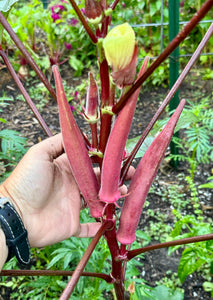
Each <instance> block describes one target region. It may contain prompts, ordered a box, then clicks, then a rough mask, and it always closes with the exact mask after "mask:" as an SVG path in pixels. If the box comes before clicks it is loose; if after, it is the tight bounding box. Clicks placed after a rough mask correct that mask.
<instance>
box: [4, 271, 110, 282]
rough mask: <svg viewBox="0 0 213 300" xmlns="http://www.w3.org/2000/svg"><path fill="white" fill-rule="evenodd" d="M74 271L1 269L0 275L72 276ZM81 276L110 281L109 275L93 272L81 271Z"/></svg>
mask: <svg viewBox="0 0 213 300" xmlns="http://www.w3.org/2000/svg"><path fill="white" fill-rule="evenodd" d="M73 273H74V271H60V270H2V271H1V272H0V276H72V275H73ZM81 276H85V277H96V278H101V279H103V280H105V281H106V282H107V283H112V278H111V276H110V275H107V274H103V273H94V272H83V273H82V274H81Z"/></svg>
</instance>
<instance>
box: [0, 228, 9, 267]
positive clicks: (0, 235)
mask: <svg viewBox="0 0 213 300" xmlns="http://www.w3.org/2000/svg"><path fill="white" fill-rule="evenodd" d="M7 255H8V248H7V245H6V240H5V235H4V232H3V231H2V230H1V229H0V271H1V269H2V267H3V265H4V263H5V262H6V259H7Z"/></svg>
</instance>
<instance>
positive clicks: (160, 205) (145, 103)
mask: <svg viewBox="0 0 213 300" xmlns="http://www.w3.org/2000/svg"><path fill="white" fill-rule="evenodd" d="M192 75H196V70H195V71H194V73H192ZM193 82H194V83H193ZM2 91H5V92H6V94H7V96H9V97H12V98H14V100H15V99H16V97H17V88H16V86H15V84H14V83H13V81H12V80H11V78H10V76H9V75H8V74H7V73H6V72H5V70H0V94H3V93H2ZM198 91H199V92H200V93H199V94H201V93H202V95H203V96H204V95H208V94H210V93H211V92H212V89H211V85H210V83H209V82H206V81H202V80H200V79H199V80H196V81H195V77H194V76H192V77H191V78H190V80H189V79H188V80H187V81H186V83H184V84H183V86H182V87H181V89H180V98H186V99H190V100H192V101H193V100H195V98H196V95H197V93H198ZM167 92H168V88H167V87H160V88H153V87H152V88H147V87H146V88H145V89H143V93H142V94H141V96H140V101H139V102H138V107H137V110H136V113H135V116H134V120H133V125H132V128H131V133H130V136H131V137H133V136H137V135H140V134H141V133H142V131H143V129H144V128H145V127H146V125H147V124H148V122H149V121H150V120H151V117H152V116H153V114H154V113H155V111H156V108H157V107H158V106H159V103H160V102H161V101H162V100H163V99H164V98H165V96H166V95H167ZM0 96H1V95H0ZM1 114H2V115H1V117H3V118H5V119H6V120H7V124H3V123H1V122H0V130H2V129H4V128H7V129H14V130H17V131H19V132H20V134H21V135H22V136H24V137H26V138H27V140H28V145H29V146H31V145H33V144H35V143H37V142H39V141H40V140H42V139H44V138H45V137H46V136H45V134H44V133H43V131H42V130H41V128H40V126H39V124H38V122H37V120H36V119H35V118H34V116H33V115H32V113H31V111H30V109H29V108H28V106H27V105H26V103H25V102H23V101H21V100H17V101H13V102H11V103H10V105H9V106H7V107H5V108H4V109H3V113H1ZM41 115H42V117H43V118H44V120H45V121H46V123H47V125H48V126H49V127H50V129H51V130H52V132H53V133H54V134H55V133H57V132H59V131H60V128H59V119H58V108H57V105H56V103H55V102H54V101H53V100H51V101H49V102H48V104H47V105H46V106H45V107H44V108H43V109H42V111H41ZM77 122H78V124H79V125H80V127H81V128H82V129H83V131H85V132H87V130H88V128H87V126H86V123H85V121H84V120H83V118H81V117H79V116H78V117H77ZM211 168H212V166H210V165H208V166H201V168H200V170H199V172H200V174H205V176H197V180H199V182H198V183H199V184H200V183H203V182H205V180H206V178H207V177H208V176H210V171H211ZM181 172H186V167H184V166H181ZM178 173H179V171H177V170H173V169H172V168H170V167H169V166H168V164H167V163H166V162H164V163H163V165H162V167H161V169H160V171H159V172H158V176H157V178H156V180H155V184H159V185H161V183H162V182H163V183H164V184H167V183H169V182H176V176H177V174H178ZM159 182H161V183H159ZM148 200H149V201H150V203H151V206H150V208H153V210H155V209H158V210H160V211H161V212H163V213H164V214H166V215H167V217H166V222H168V223H170V222H172V216H171V215H172V213H171V209H170V203H169V202H162V201H161V198H160V197H159V196H158V195H155V194H151V195H150V196H149V199H148ZM203 201H204V202H205V201H206V202H205V203H204V204H205V205H207V206H213V197H211V196H209V195H208V197H204V199H203ZM204 213H205V214H206V216H207V217H212V215H213V211H212V210H206V211H205V212H204ZM149 221H150V218H146V217H145V216H142V219H141V222H140V228H141V229H142V230H143V228H144V227H145V226H147V225H148V223H149ZM155 242H156V241H155ZM179 258H180V251H179V252H175V253H173V254H172V255H171V256H168V255H167V249H161V250H155V251H152V252H149V253H146V255H145V256H144V259H143V260H142V262H143V264H144V265H143V268H142V269H141V274H142V276H143V278H144V279H145V280H146V281H147V282H148V284H150V285H151V286H154V284H155V282H156V281H159V280H160V279H161V278H162V277H164V276H166V272H167V271H168V270H171V271H172V272H177V268H178V262H179ZM203 281H204V280H203V278H202V277H201V276H200V275H199V274H197V273H194V274H192V275H190V276H188V278H187V279H186V281H185V283H184V284H183V288H184V290H185V298H184V299H185V300H192V299H196V300H197V299H206V300H210V299H211V296H210V293H206V292H204V291H203V288H202V284H203ZM0 298H1V297H0ZM2 299H9V298H8V297H6V298H5V297H4V298H2Z"/></svg>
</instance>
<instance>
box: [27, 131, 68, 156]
mask: <svg viewBox="0 0 213 300" xmlns="http://www.w3.org/2000/svg"><path fill="white" fill-rule="evenodd" d="M32 148H33V151H34V153H36V154H37V156H38V155H39V156H40V157H41V158H42V157H43V158H46V159H48V160H50V161H53V159H55V158H57V157H58V156H60V155H61V154H62V153H63V152H64V147H63V141H62V134H61V133H59V134H56V135H54V136H52V137H50V138H47V139H46V140H44V141H42V142H40V143H38V144H36V145H35V146H33V147H32Z"/></svg>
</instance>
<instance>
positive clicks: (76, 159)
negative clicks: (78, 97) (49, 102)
mask: <svg viewBox="0 0 213 300" xmlns="http://www.w3.org/2000/svg"><path fill="white" fill-rule="evenodd" d="M53 73H54V76H55V81H56V94H57V101H58V107H59V116H60V126H61V132H62V136H63V143H64V149H65V152H66V154H67V158H68V160H69V163H70V167H71V169H72V173H73V175H74V177H75V180H76V182H77V184H78V186H79V189H80V191H81V193H82V195H83V197H84V199H85V201H86V202H87V204H88V206H89V208H90V213H91V216H92V217H94V218H99V217H101V216H102V212H103V208H104V205H103V203H102V202H101V201H100V200H99V198H98V190H99V184H98V181H97V178H96V175H95V173H94V170H93V167H92V163H91V160H90V158H89V155H88V152H87V149H86V146H85V143H84V139H83V137H82V134H81V132H80V129H79V127H78V125H77V123H76V121H75V119H74V117H73V115H72V112H71V109H70V107H69V104H68V102H67V99H66V96H65V92H64V88H63V84H62V80H61V76H60V73H59V71H58V68H57V66H53Z"/></svg>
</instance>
